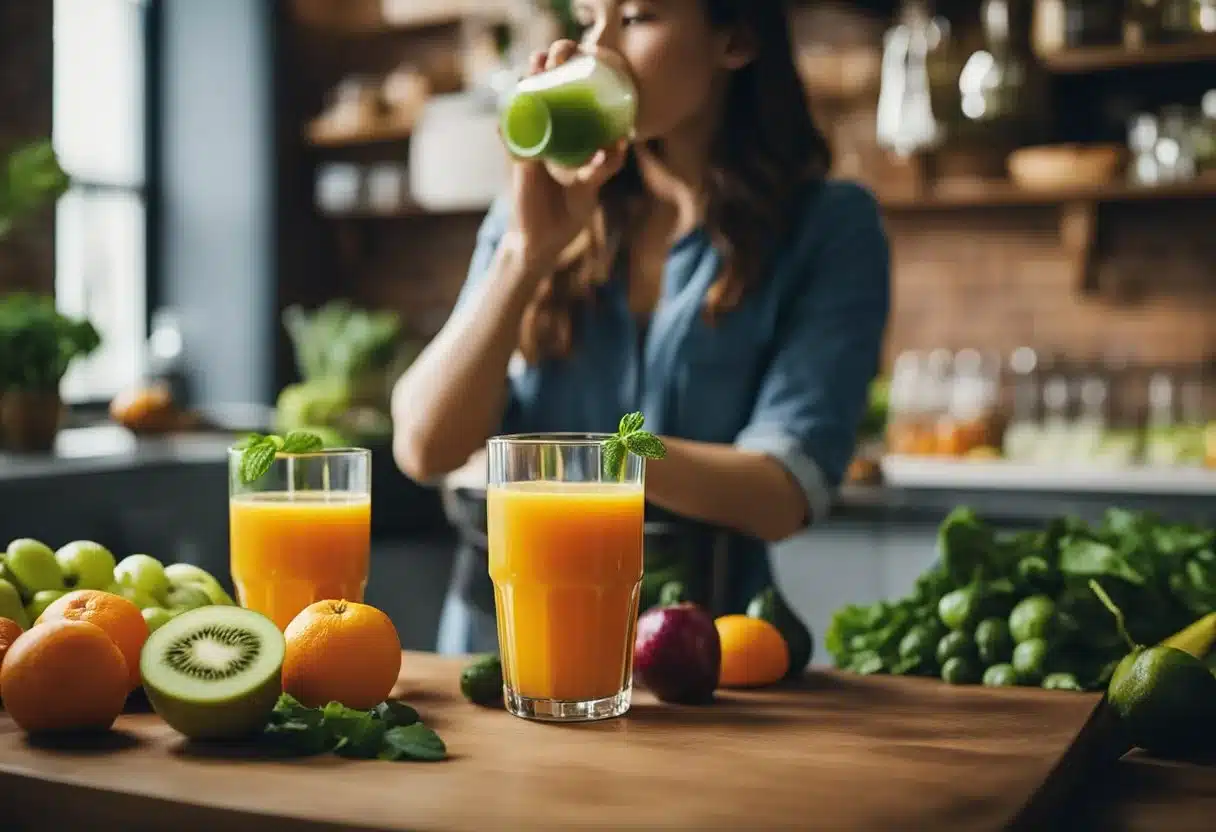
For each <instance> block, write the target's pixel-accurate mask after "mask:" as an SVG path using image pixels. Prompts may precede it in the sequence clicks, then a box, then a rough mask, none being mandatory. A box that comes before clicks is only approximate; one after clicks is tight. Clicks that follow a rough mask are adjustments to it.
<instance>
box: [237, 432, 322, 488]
mask: <svg viewBox="0 0 1216 832" xmlns="http://www.w3.org/2000/svg"><path fill="white" fill-rule="evenodd" d="M323 447H325V442H324V441H323V440H322V439H321V437H319V436H317V435H316V434H315V433H309V432H308V431H305V430H293V431H291V432H290V433H288V434H287V435H286V436H275V435H274V434H266V435H262V434H260V433H251V434H249V435H248V436H246V437H245V438H244V439H242V440H241V441H240V442H238V443H237V444H236V445H235V448H236V449H237V450H239V451H241V467H240V474H241V482H242V483H243V484H245V485H249V483H251V482H256V481H257V480H259V479H261V478H262V476H264V475H265V474H266V472H267V471H269V470H270V466H271V465H273V464H274V460H275V457H276V456H278V455H279V454H310V453H313V452H314V451H319V450H321V449H322V448H323Z"/></svg>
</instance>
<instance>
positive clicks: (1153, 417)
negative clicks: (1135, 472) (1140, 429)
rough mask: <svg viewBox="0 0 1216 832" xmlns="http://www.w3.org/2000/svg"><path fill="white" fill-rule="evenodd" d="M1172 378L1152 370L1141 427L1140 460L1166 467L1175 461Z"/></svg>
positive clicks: (1175, 444) (1176, 456) (1176, 460)
mask: <svg viewBox="0 0 1216 832" xmlns="http://www.w3.org/2000/svg"><path fill="white" fill-rule="evenodd" d="M1174 428H1175V417H1174V379H1173V378H1172V377H1171V376H1169V375H1168V374H1167V373H1154V374H1153V376H1152V378H1150V379H1149V382H1148V418H1147V421H1146V424H1145V430H1144V462H1145V464H1147V465H1155V466H1168V465H1175V464H1177V462H1178V452H1177V450H1178V446H1177V442H1176V441H1175V431H1174Z"/></svg>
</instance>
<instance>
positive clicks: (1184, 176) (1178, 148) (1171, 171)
mask: <svg viewBox="0 0 1216 832" xmlns="http://www.w3.org/2000/svg"><path fill="white" fill-rule="evenodd" d="M1195 122H1196V119H1195V117H1194V116H1193V115H1192V112H1191V110H1190V108H1189V107H1185V106H1183V105H1181V104H1171V105H1170V106H1168V107H1163V108H1162V110H1161V131H1160V135H1159V136H1158V137H1157V144H1156V147H1155V149H1154V155H1155V156H1156V157H1157V175H1158V177H1159V181H1161V182H1185V181H1187V180H1189V179H1193V178H1195V164H1196V159H1195V141H1194V138H1195V135H1194V130H1193V125H1194V124H1195Z"/></svg>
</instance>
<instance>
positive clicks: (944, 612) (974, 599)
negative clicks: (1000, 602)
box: [937, 586, 981, 630]
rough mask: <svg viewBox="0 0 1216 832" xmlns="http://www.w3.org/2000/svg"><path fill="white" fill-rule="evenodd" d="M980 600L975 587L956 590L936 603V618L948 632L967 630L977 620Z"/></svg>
mask: <svg viewBox="0 0 1216 832" xmlns="http://www.w3.org/2000/svg"><path fill="white" fill-rule="evenodd" d="M980 600H981V599H980V593H979V590H978V588H977V587H974V586H965V587H963V588H962V589H956V590H954V591H953V592H949V593H947V594H945V595H943V596H942V599H941V600H940V601H938V602H937V616H938V618H940V619H941V620H942V623H943V624H945V625H946V629H948V630H968V629H970V628H971V627H972V625H974V624H975V621H976V619H977V618H979V611H980Z"/></svg>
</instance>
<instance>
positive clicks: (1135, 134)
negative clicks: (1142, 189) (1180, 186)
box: [1127, 113, 1161, 185]
mask: <svg viewBox="0 0 1216 832" xmlns="http://www.w3.org/2000/svg"><path fill="white" fill-rule="evenodd" d="M1160 136H1161V129H1160V124H1159V123H1158V121H1157V117H1156V116H1155V115H1153V114H1152V113H1138V114H1136V115H1134V116H1132V120H1131V124H1130V125H1129V126H1128V129H1127V148H1128V150H1129V151H1130V153H1131V157H1132V158H1131V163H1130V164H1129V165H1128V166H1127V171H1128V178H1129V179H1130V180H1131V182H1132V184H1133V185H1156V184H1157V183H1158V182H1159V181H1160V180H1161V171H1160V166H1159V165H1158V164H1157V139H1158V138H1160Z"/></svg>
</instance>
